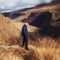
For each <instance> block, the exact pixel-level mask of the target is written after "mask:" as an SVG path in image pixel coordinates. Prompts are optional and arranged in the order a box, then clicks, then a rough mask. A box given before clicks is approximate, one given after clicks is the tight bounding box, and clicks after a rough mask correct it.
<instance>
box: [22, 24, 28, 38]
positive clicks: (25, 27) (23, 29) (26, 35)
mask: <svg viewBox="0 0 60 60" xmlns="http://www.w3.org/2000/svg"><path fill="white" fill-rule="evenodd" d="M22 36H25V37H26V38H28V30H27V26H26V25H23V27H22Z"/></svg>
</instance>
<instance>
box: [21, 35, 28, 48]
mask: <svg viewBox="0 0 60 60" xmlns="http://www.w3.org/2000/svg"><path fill="white" fill-rule="evenodd" d="M24 45H25V48H28V38H26V36H23V42H22V46H24Z"/></svg>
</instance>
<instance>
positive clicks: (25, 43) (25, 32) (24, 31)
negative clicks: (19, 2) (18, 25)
mask: <svg viewBox="0 0 60 60" xmlns="http://www.w3.org/2000/svg"><path fill="white" fill-rule="evenodd" d="M27 25H28V20H27V19H25V21H24V25H23V27H22V36H23V41H22V45H21V46H25V49H28V29H27Z"/></svg>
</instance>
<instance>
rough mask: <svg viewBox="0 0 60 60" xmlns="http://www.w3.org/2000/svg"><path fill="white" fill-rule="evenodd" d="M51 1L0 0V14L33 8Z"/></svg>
mask: <svg viewBox="0 0 60 60" xmlns="http://www.w3.org/2000/svg"><path fill="white" fill-rule="evenodd" d="M51 1H52V0H0V13H1V12H5V11H12V10H18V9H23V8H30V7H34V6H36V5H38V4H42V3H49V2H51Z"/></svg>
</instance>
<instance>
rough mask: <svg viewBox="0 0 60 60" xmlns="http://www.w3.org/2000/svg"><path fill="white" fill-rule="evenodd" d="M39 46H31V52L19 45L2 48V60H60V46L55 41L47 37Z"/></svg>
mask: <svg viewBox="0 0 60 60" xmlns="http://www.w3.org/2000/svg"><path fill="white" fill-rule="evenodd" d="M38 45H39V46H37V47H36V46H35V45H32V44H31V45H29V46H28V47H29V50H25V49H24V48H22V47H20V46H18V45H15V46H1V47H0V60H60V44H59V43H57V42H56V41H55V40H53V39H51V38H48V37H45V38H42V39H40V41H39V42H38Z"/></svg>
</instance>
